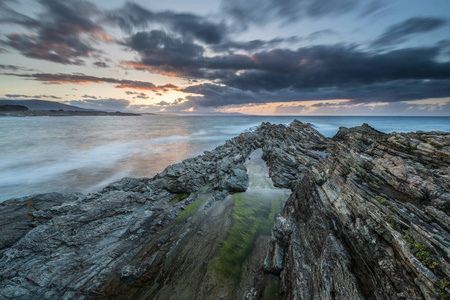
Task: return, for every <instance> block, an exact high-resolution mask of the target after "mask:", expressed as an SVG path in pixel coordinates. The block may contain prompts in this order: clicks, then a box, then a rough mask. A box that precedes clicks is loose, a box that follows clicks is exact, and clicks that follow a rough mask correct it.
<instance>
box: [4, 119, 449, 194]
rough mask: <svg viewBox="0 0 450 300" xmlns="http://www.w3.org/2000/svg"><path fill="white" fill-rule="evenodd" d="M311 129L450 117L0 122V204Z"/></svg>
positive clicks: (416, 125) (150, 171)
mask: <svg viewBox="0 0 450 300" xmlns="http://www.w3.org/2000/svg"><path fill="white" fill-rule="evenodd" d="M294 119H298V120H299V121H301V122H306V123H311V124H312V125H313V126H314V127H315V128H316V129H317V130H318V131H319V132H321V133H322V134H324V135H325V136H328V137H332V136H333V135H334V134H335V133H336V132H337V131H338V129H339V127H340V126H346V127H352V126H358V125H361V124H362V123H368V124H369V125H371V126H372V127H374V128H376V129H378V130H380V131H383V132H386V133H388V132H392V131H397V132H410V131H418V130H422V131H433V130H436V131H450V117H302V116H301V117H292V116H289V117H277V116H171V115H150V116H136V117H118V116H92V117H81V116H80V117H78V116H70V117H24V118H11V117H7V118H0V201H4V200H6V199H9V198H14V197H22V196H26V195H30V194H36V193H46V192H53V191H55V192H66V191H79V192H84V193H88V192H94V191H97V190H100V189H102V188H103V187H104V186H106V185H107V184H109V183H111V182H113V181H116V180H119V179H120V178H122V177H152V176H154V175H156V174H157V173H159V172H161V171H163V170H164V168H165V167H167V166H168V165H171V164H174V163H177V162H180V161H182V160H183V159H185V158H188V157H193V156H196V155H199V154H201V153H202V152H203V151H204V150H212V149H214V148H215V147H217V146H219V145H221V144H222V143H223V142H225V141H226V140H227V139H230V138H232V137H234V136H236V135H238V134H240V133H241V132H243V131H245V130H251V129H252V128H254V127H255V126H258V125H260V124H261V122H271V123H277V124H286V125H287V124H289V123H290V122H292V121H293V120H294Z"/></svg>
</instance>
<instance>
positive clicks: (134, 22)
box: [106, 3, 227, 44]
mask: <svg viewBox="0 0 450 300" xmlns="http://www.w3.org/2000/svg"><path fill="white" fill-rule="evenodd" d="M106 19H107V20H108V21H109V22H110V23H113V24H117V25H119V26H120V27H121V28H122V29H124V30H125V31H128V32H132V30H133V29H134V28H146V27H147V25H148V24H155V23H156V24H160V25H165V26H167V27H168V28H169V29H170V30H172V31H173V32H176V33H177V34H180V35H181V36H183V37H184V38H190V39H193V38H195V39H198V40H200V41H202V42H205V43H207V44H216V43H219V42H220V41H221V40H222V39H223V38H224V36H225V35H226V34H227V28H226V26H225V25H224V24H223V23H214V22H211V21H209V20H207V19H206V18H205V17H202V16H198V15H195V14H189V13H176V12H172V11H164V12H154V11H151V10H148V9H145V8H143V7H141V6H139V5H137V4H134V3H127V4H125V5H124V7H122V8H120V9H119V10H117V11H115V12H111V13H109V14H108V16H107V18H106Z"/></svg>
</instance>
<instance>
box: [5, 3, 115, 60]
mask: <svg viewBox="0 0 450 300" xmlns="http://www.w3.org/2000/svg"><path fill="white" fill-rule="evenodd" d="M39 2H40V4H41V5H42V6H43V7H44V9H45V13H44V14H43V15H41V16H40V17H39V19H32V18H30V17H27V16H24V15H22V14H19V13H17V12H15V11H13V10H11V9H9V10H8V15H9V14H11V15H10V16H9V17H8V18H2V22H3V23H13V24H19V25H22V26H24V27H26V28H28V29H30V30H31V31H32V32H30V33H12V34H8V35H7V36H6V37H7V40H5V41H3V44H4V45H7V46H9V47H11V48H14V49H16V50H18V51H19V52H20V53H21V54H22V55H24V56H27V57H31V58H36V59H42V60H48V61H52V62H56V63H61V64H71V65H82V64H83V63H84V61H83V60H82V58H85V57H89V56H92V55H98V54H100V53H101V51H99V50H97V49H95V48H94V47H93V46H92V42H93V41H94V40H99V39H100V40H103V41H110V40H111V38H110V37H109V36H108V35H107V34H106V33H105V32H104V30H103V28H102V27H101V26H100V25H99V24H98V23H97V22H95V21H94V20H93V19H92V18H93V16H94V15H95V14H97V13H99V12H98V10H97V8H96V7H95V5H93V4H92V3H90V2H87V1H74V0H71V1H57V0H40V1H39ZM87 37H90V38H91V42H90V41H89V40H88V39H87Z"/></svg>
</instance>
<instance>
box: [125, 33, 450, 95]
mask: <svg viewBox="0 0 450 300" xmlns="http://www.w3.org/2000/svg"><path fill="white" fill-rule="evenodd" d="M128 45H129V46H130V47H131V48H133V49H135V50H136V51H138V52H139V54H140V55H141V60H139V61H135V62H126V63H125V64H126V65H128V66H133V67H135V68H138V69H148V70H150V71H152V72H160V73H164V74H168V75H173V76H188V77H191V78H197V79H198V78H204V79H212V80H218V81H220V82H221V83H223V84H226V85H228V86H231V87H235V88H239V89H242V90H252V91H255V90H260V89H265V90H271V91H272V90H277V89H284V88H294V89H299V90H300V89H302V90H304V89H309V88H312V89H315V88H322V87H323V88H327V87H340V86H347V85H355V84H364V83H375V82H384V81H390V80H402V79H448V78H450V63H448V62H438V61H437V56H438V55H439V54H440V51H441V48H442V47H440V46H439V47H429V48H407V49H401V50H395V51H390V52H386V53H376V52H371V51H362V50H359V49H358V48H357V47H356V46H346V45H340V44H337V45H327V46H324V45H318V46H312V47H303V48H299V49H297V50H289V49H272V50H270V51H261V52H256V53H253V54H251V55H243V54H227V55H216V56H206V55H204V53H205V49H204V48H203V47H201V46H199V45H196V44H194V43H188V42H183V41H181V40H179V39H177V38H173V37H170V36H168V35H167V34H165V33H163V32H159V31H152V32H150V33H138V34H136V35H134V36H133V37H132V38H131V40H130V41H128Z"/></svg>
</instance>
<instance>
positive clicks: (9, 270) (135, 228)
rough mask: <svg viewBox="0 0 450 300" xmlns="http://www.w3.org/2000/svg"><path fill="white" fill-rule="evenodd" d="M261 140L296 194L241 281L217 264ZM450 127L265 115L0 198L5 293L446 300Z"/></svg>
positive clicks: (0, 294) (0, 275)
mask: <svg viewBox="0 0 450 300" xmlns="http://www.w3.org/2000/svg"><path fill="white" fill-rule="evenodd" d="M259 148H261V149H262V151H263V159H264V160H265V161H266V163H267V165H268V166H269V168H270V169H269V175H270V177H271V178H272V180H273V182H274V184H275V186H278V187H284V188H289V189H291V190H292V194H291V195H290V197H289V199H288V200H287V201H286V203H285V204H284V208H283V211H282V215H279V216H278V217H277V218H276V221H275V224H274V227H273V229H272V237H266V236H260V237H259V238H257V239H256V240H255V245H256V246H255V247H254V249H253V251H252V253H251V254H250V255H249V257H248V259H247V260H246V261H245V262H244V264H243V266H242V269H241V276H240V277H239V278H240V279H239V280H238V281H236V280H234V281H230V280H226V279H225V280H224V279H223V278H222V279H220V278H218V277H217V276H216V275H217V274H216V272H215V271H214V269H213V268H212V267H211V265H212V264H213V262H214V257H215V256H216V254H217V253H218V251H219V249H220V247H221V243H220V242H221V241H223V240H224V239H225V238H226V237H227V235H228V232H229V230H230V228H231V227H232V226H233V224H232V221H231V220H233V219H232V218H230V214H231V212H232V209H233V207H234V206H235V204H234V200H233V199H234V198H233V197H232V196H229V194H230V193H240V192H244V191H245V190H246V189H247V188H248V186H249V176H248V174H247V170H246V164H245V162H246V161H248V158H249V156H250V154H251V153H252V152H253V151H254V150H255V149H259ZM449 150H450V134H448V133H444V132H416V133H392V134H383V133H381V132H379V131H376V130H375V129H373V128H371V127H370V126H368V125H367V124H364V125H362V126H359V127H354V128H350V129H348V128H340V130H339V132H338V133H337V134H336V135H335V137H334V138H333V139H328V138H325V137H324V136H322V135H321V134H320V133H319V132H317V131H316V130H315V129H313V128H312V127H311V126H310V125H308V124H303V123H300V122H298V121H294V122H293V123H292V124H291V125H290V126H288V127H286V126H283V125H274V124H269V123H263V124H262V125H261V126H260V127H259V128H258V129H257V130H256V131H255V132H245V133H243V134H241V135H240V136H238V137H236V138H234V139H232V140H230V141H227V142H226V143H225V144H224V145H223V146H220V147H218V148H216V149H215V150H213V151H210V152H209V151H207V152H205V153H204V154H203V155H201V156H198V157H195V158H191V159H187V160H185V161H183V162H182V163H180V164H175V165H172V166H169V167H168V168H167V169H166V170H164V171H163V172H162V173H160V174H158V175H157V176H155V177H154V178H151V179H149V178H141V179H132V178H124V179H122V180H120V181H118V182H115V183H112V184H111V185H109V186H107V187H106V188H104V189H103V190H102V191H100V192H98V193H94V194H89V195H82V194H75V193H71V194H56V193H52V194H45V195H35V196H29V197H24V198H20V199H12V200H9V201H6V202H4V203H1V204H0V215H1V216H2V218H1V219H0V232H1V235H0V298H2V299H3V298H4V299H93V298H100V299H102V298H104V299H114V298H115V299H139V298H141V299H236V298H242V299H263V298H264V299H269V298H272V299H274V298H277V297H279V298H282V299H449V297H450V294H449V292H450V290H449V287H450V218H449V213H450V194H449V190H450V180H449V177H450V151H449Z"/></svg>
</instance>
